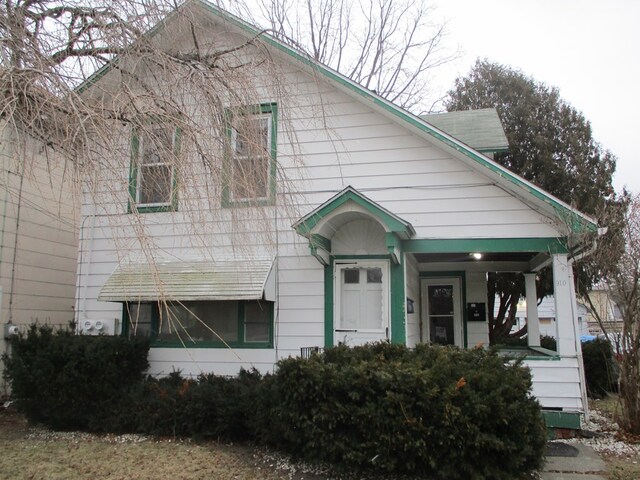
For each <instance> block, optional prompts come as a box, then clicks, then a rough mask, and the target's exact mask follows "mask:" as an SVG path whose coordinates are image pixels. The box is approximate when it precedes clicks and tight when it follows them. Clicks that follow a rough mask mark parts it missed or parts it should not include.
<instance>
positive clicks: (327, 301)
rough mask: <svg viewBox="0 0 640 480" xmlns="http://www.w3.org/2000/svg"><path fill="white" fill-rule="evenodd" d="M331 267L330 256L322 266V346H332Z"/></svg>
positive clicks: (332, 260) (331, 259) (332, 261)
mask: <svg viewBox="0 0 640 480" xmlns="http://www.w3.org/2000/svg"><path fill="white" fill-rule="evenodd" d="M333 267H334V258H333V257H331V258H330V260H329V264H328V265H325V266H324V348H329V347H333V337H334V335H333Z"/></svg>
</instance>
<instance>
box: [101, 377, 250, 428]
mask: <svg viewBox="0 0 640 480" xmlns="http://www.w3.org/2000/svg"><path fill="white" fill-rule="evenodd" d="M261 380H262V375H261V374H260V373H258V372H257V371H256V370H252V371H246V370H242V371H240V374H239V375H238V376H237V377H223V376H216V375H211V374H206V375H205V374H203V375H200V376H199V377H198V378H197V379H188V378H184V377H182V376H181V375H180V373H179V372H173V373H172V374H170V375H169V376H167V377H162V378H159V379H158V378H153V377H147V378H146V379H145V380H144V381H142V382H140V383H138V384H137V385H134V386H132V387H131V388H130V389H129V390H128V392H127V393H126V394H125V395H123V396H122V397H121V398H120V399H119V401H118V402H115V403H113V404H112V405H111V408H110V409H109V410H107V415H106V416H105V417H103V418H99V419H97V420H96V428H95V429H96V430H104V431H108V432H113V433H128V432H136V433H144V434H149V435H157V436H174V437H192V438H196V439H208V438H213V439H225V440H248V439H251V438H252V437H253V423H252V422H253V421H254V418H255V416H256V411H255V409H256V405H257V402H256V394H257V391H258V385H259V383H260V382H261Z"/></svg>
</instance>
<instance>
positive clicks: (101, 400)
mask: <svg viewBox="0 0 640 480" xmlns="http://www.w3.org/2000/svg"><path fill="white" fill-rule="evenodd" d="M148 351H149V344H148V342H145V341H143V340H139V339H133V340H129V339H127V338H122V337H113V336H84V335H76V334H75V333H74V332H73V331H71V330H68V329H67V330H53V329H52V328H51V327H49V326H46V325H45V326H38V325H32V326H31V327H30V328H29V330H28V331H27V332H26V333H25V334H20V335H18V336H16V337H13V338H12V339H11V355H4V356H3V361H4V363H5V370H4V374H5V376H6V378H7V379H8V380H9V382H10V385H11V393H12V396H13V398H14V399H15V400H16V405H17V408H18V409H19V410H20V411H21V412H23V413H24V414H25V416H26V417H27V419H28V420H30V421H33V422H41V423H44V424H45V425H47V426H49V427H51V428H54V429H58V430H74V429H75V430H77V429H79V430H87V429H90V425H91V424H92V423H93V420H94V417H95V416H96V415H100V414H101V412H102V411H104V409H105V408H108V406H109V404H110V402H113V401H115V400H116V399H118V398H120V397H121V396H122V395H123V394H124V393H125V392H126V391H127V390H128V389H129V388H130V387H131V386H133V385H136V384H138V383H139V382H140V381H141V380H142V378H143V373H144V371H145V370H147V368H148V367H149V364H148V362H147V354H148Z"/></svg>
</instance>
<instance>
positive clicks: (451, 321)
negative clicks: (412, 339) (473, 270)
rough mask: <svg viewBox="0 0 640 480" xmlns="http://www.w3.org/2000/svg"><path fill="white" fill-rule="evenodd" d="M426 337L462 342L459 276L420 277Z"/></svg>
mask: <svg viewBox="0 0 640 480" xmlns="http://www.w3.org/2000/svg"><path fill="white" fill-rule="evenodd" d="M421 290H422V321H423V325H425V331H426V332H427V335H426V338H424V339H423V341H426V342H431V343H435V344H440V345H457V346H459V347H462V346H463V338H462V335H463V334H462V299H461V297H462V295H461V291H460V279H459V278H425V279H422V281H421Z"/></svg>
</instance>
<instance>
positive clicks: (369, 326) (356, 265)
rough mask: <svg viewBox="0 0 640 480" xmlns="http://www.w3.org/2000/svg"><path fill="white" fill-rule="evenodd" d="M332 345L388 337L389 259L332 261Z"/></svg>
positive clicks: (359, 342)
mask: <svg viewBox="0 0 640 480" xmlns="http://www.w3.org/2000/svg"><path fill="white" fill-rule="evenodd" d="M334 273H335V276H334V279H335V282H334V285H335V294H334V298H335V305H334V309H333V311H334V330H335V336H334V345H338V344H341V343H342V344H345V345H350V346H353V345H362V344H364V343H367V342H376V341H380V340H385V339H388V338H389V333H390V332H389V262H388V261H386V260H376V261H373V260H372V261H369V260H367V261H363V260H358V261H344V262H336V263H335V271H334Z"/></svg>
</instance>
